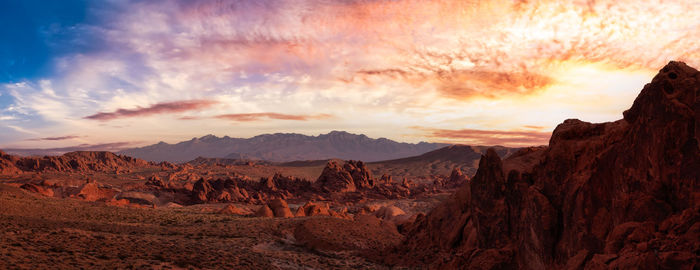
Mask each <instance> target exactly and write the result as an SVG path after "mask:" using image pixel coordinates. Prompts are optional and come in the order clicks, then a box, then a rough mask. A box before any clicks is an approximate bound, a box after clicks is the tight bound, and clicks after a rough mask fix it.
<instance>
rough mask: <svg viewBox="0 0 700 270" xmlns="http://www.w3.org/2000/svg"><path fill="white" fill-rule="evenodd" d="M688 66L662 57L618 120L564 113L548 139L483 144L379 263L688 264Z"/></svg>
mask: <svg viewBox="0 0 700 270" xmlns="http://www.w3.org/2000/svg"><path fill="white" fill-rule="evenodd" d="M699 120H700V72H698V71H697V70H695V69H693V68H691V67H688V66H687V65H685V64H684V63H680V62H670V63H669V64H668V65H667V66H665V67H664V68H663V69H662V70H661V71H660V72H659V74H658V75H656V76H655V77H654V79H653V80H652V82H651V83H649V84H647V85H646V86H645V87H644V89H643V90H642V91H641V93H640V94H639V96H638V97H637V99H636V100H635V101H634V104H633V105H632V107H631V108H630V109H629V110H627V111H625V112H624V118H623V119H621V120H619V121H615V122H609V123H600V124H593V123H587V122H583V121H579V120H575V119H569V120H566V121H564V123H562V124H560V125H559V126H558V127H557V128H556V129H555V130H554V132H553V134H552V137H551V139H550V142H549V146H548V147H544V148H532V149H525V150H522V151H521V152H519V153H516V154H514V155H512V156H511V157H509V158H507V159H505V160H503V161H502V160H501V159H500V158H499V157H498V155H497V154H496V153H495V152H494V151H489V152H487V153H486V154H485V155H483V156H482V158H481V161H480V163H479V169H478V171H477V173H476V175H475V176H474V177H473V179H472V180H471V181H469V182H468V183H467V184H465V185H463V186H462V187H461V188H460V189H459V190H458V191H457V193H456V194H454V195H453V196H452V197H451V199H449V200H448V201H446V202H444V203H443V204H442V205H440V206H439V207H437V208H436V209H434V210H433V211H431V212H430V213H428V214H427V215H425V216H419V217H418V218H417V220H416V222H415V223H414V224H412V225H411V226H410V228H409V233H408V237H407V238H406V239H407V240H406V241H405V242H404V243H403V244H402V245H401V246H400V247H399V248H397V249H396V250H395V251H394V253H393V254H392V255H390V256H388V257H387V259H386V260H387V262H389V263H391V264H403V265H425V266H429V267H430V268H445V269H512V268H520V269H609V268H613V269H694V268H696V267H698V259H699V256H700V255H699V254H700V241H698V239H700V223H698V221H700V148H699V147H698V141H700V121H699Z"/></svg>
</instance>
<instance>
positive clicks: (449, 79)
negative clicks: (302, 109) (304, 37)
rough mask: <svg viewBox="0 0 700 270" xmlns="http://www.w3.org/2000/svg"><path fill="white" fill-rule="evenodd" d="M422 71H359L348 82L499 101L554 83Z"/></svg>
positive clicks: (531, 77)
mask: <svg viewBox="0 0 700 270" xmlns="http://www.w3.org/2000/svg"><path fill="white" fill-rule="evenodd" d="M423 70H429V71H406V70H402V69H383V70H360V71H358V72H357V73H356V76H355V77H354V78H353V79H352V80H357V79H360V80H361V81H363V82H366V83H367V82H369V81H371V80H372V79H373V78H371V77H383V78H381V79H382V80H383V79H401V80H404V81H406V82H408V83H411V84H414V85H415V84H432V86H433V87H434V88H435V89H436V90H438V91H439V92H440V93H441V94H442V95H444V96H446V97H450V98H455V99H469V98H472V97H487V98H499V97H503V96H512V95H525V94H531V93H534V92H536V91H538V90H541V89H543V88H545V87H547V86H549V85H551V84H553V83H554V82H555V81H556V80H555V79H554V78H551V77H548V76H545V75H540V74H537V73H530V72H528V71H520V72H518V71H516V72H500V71H485V70H468V69H464V70H455V69H441V68H439V67H430V68H429V69H428V68H424V69H423ZM341 80H345V79H341ZM346 81H347V80H346Z"/></svg>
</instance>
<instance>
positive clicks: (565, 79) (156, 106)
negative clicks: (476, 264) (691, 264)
mask: <svg viewBox="0 0 700 270" xmlns="http://www.w3.org/2000/svg"><path fill="white" fill-rule="evenodd" d="M102 2H103V1H90V2H89V4H82V5H79V7H78V8H82V9H84V11H85V12H84V13H85V15H84V18H82V17H81V19H80V20H71V21H69V22H67V21H61V20H59V21H49V22H36V23H35V26H36V27H35V28H29V29H27V31H36V32H40V34H37V35H40V36H41V40H40V42H44V43H45V44H46V45H45V46H46V47H47V48H48V49H47V51H48V53H47V56H46V59H45V61H43V62H42V63H41V64H36V65H35V66H32V67H31V68H33V69H32V70H37V71H36V72H31V73H27V72H23V71H21V70H22V69H20V66H19V65H20V64H19V63H22V61H21V59H20V58H22V57H23V54H27V55H30V54H31V53H32V52H19V51H17V50H18V49H17V48H18V47H21V46H20V45H17V44H15V45H17V46H14V45H8V46H6V47H3V48H2V49H3V50H4V51H6V52H3V54H2V55H0V56H2V58H3V59H0V60H2V61H3V62H2V65H1V66H0V67H1V68H2V72H3V74H1V75H2V76H3V77H0V79H1V81H0V83H1V84H0V147H66V146H73V145H80V144H88V145H93V144H95V145H97V144H113V143H124V144H125V145H131V146H138V145H145V144H151V143H155V142H158V141H166V142H177V141H181V140H185V139H189V138H192V137H199V136H203V135H206V134H215V135H219V136H224V135H228V136H231V137H250V136H254V135H257V134H261V133H275V132H293V133H302V134H308V135H317V134H319V133H326V132H328V131H331V130H345V131H348V132H353V133H363V134H366V135H368V136H370V137H386V138H390V139H393V140H397V141H406V142H418V141H432V142H448V143H466V144H486V145H493V144H500V145H507V146H523V145H540V144H546V143H547V141H548V139H549V136H548V134H550V133H551V131H552V129H553V128H554V127H555V126H556V125H557V124H558V123H560V122H562V121H563V120H564V119H567V118H578V119H581V120H584V121H593V122H602V121H613V120H617V119H620V118H621V117H622V111H624V110H625V109H627V108H629V107H630V105H631V104H632V102H633V101H634V97H635V96H637V94H638V93H639V91H640V90H641V89H642V87H643V85H644V83H646V82H649V81H650V80H651V78H652V76H653V75H654V74H656V73H657V71H658V69H660V68H661V67H662V66H663V65H664V64H666V63H667V62H668V61H670V60H679V61H684V62H686V63H687V64H688V65H690V66H695V67H698V66H700V20H698V18H700V1H697V0H687V1H626V0H623V1H438V0H435V1H426V0H415V1H413V0H399V1H389V0H365V1H362V0H357V1H322V0H289V1H283V0H271V1H252V0H251V1H246V0H239V1H214V0H211V1H205V0H194V1H175V0H173V1H167V0H161V1H143V2H141V1H123V2H121V1H117V2H119V3H115V1H104V2H105V3H102ZM660 2H663V3H664V4H663V5H660V4H659V3H660ZM81 3H82V2H81ZM18 5H20V6H21V5H22V4H18ZM22 8H23V10H26V11H27V12H29V13H31V7H30V6H22ZM5 12H8V11H7V10H6V11H5ZM9 12H12V11H9ZM37 16H39V15H37ZM57 20H58V19H57ZM17 23H18V24H19V23H22V22H17ZM10 24H11V22H10ZM7 27H11V26H7ZM3 38H4V39H5V41H4V42H9V43H12V42H14V41H13V40H11V39H12V38H13V36H12V35H11V34H6V36H4V37H3ZM25 62H26V61H25ZM23 68H26V67H23Z"/></svg>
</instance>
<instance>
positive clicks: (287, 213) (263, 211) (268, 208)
mask: <svg viewBox="0 0 700 270" xmlns="http://www.w3.org/2000/svg"><path fill="white" fill-rule="evenodd" d="M255 216H256V217H281V218H291V217H294V215H292V211H291V210H290V209H289V205H288V204H287V202H286V201H285V200H282V199H279V198H277V199H273V200H271V201H270V202H268V203H267V204H264V205H263V206H261V207H260V208H259V209H258V211H256V212H255Z"/></svg>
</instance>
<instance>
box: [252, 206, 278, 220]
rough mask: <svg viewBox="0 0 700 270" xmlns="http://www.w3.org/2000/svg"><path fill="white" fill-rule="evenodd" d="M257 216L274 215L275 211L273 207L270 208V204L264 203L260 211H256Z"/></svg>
mask: <svg viewBox="0 0 700 270" xmlns="http://www.w3.org/2000/svg"><path fill="white" fill-rule="evenodd" d="M255 216H256V217H274V216H275V213H274V212H272V209H270V207H269V206H267V204H266V205H263V206H261V207H260V208H259V209H258V211H255Z"/></svg>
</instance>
